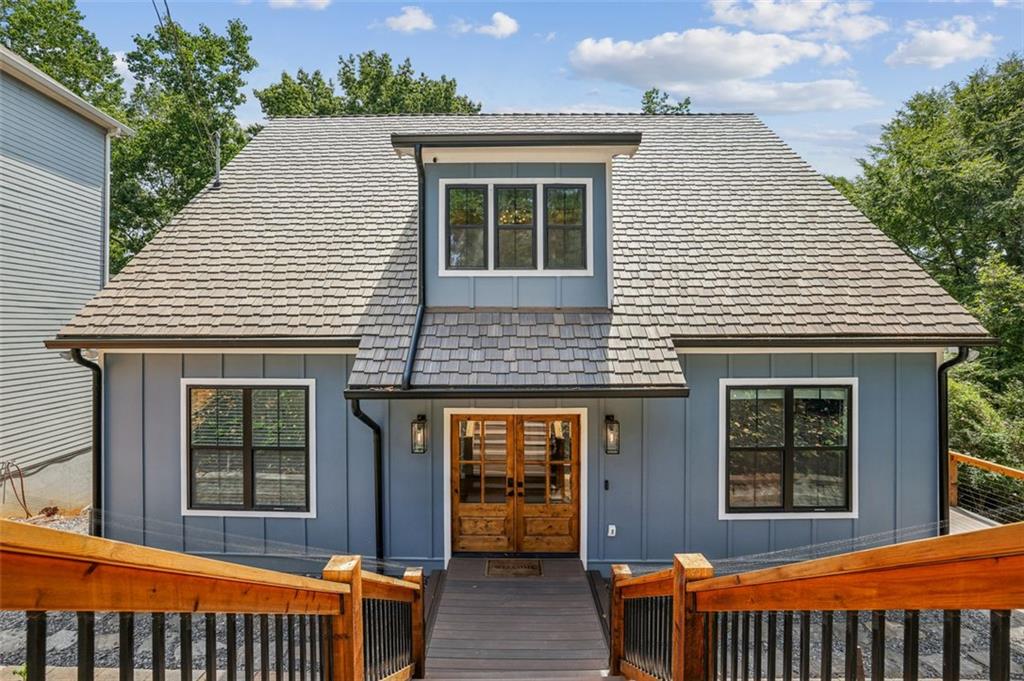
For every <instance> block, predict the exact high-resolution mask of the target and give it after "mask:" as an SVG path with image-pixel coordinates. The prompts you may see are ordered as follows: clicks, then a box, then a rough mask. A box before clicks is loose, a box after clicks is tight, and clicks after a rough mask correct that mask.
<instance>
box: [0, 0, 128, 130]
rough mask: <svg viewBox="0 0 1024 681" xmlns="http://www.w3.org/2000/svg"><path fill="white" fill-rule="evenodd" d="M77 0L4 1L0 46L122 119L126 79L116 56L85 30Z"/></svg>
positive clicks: (1, 3) (1, 4)
mask: <svg viewBox="0 0 1024 681" xmlns="http://www.w3.org/2000/svg"><path fill="white" fill-rule="evenodd" d="M82 18H83V17H82V13H81V12H79V11H78V8H77V7H76V6H75V3H74V0H0V42H3V43H4V44H5V45H6V46H7V47H9V48H10V49H12V50H14V51H15V52H17V53H18V54H20V55H21V56H22V57H24V58H25V59H27V60H29V61H30V62H32V63H33V64H34V65H36V66H37V67H38V68H40V69H41V70H42V71H43V72H45V73H46V74H47V75H49V76H50V77H52V78H54V79H55V80H57V81H58V82H60V83H61V84H62V85H64V87H66V88H68V89H69V90H71V91H72V92H74V93H75V94H77V95H78V96H79V97H81V98H83V99H85V100H86V101H88V102H90V103H91V104H93V105H95V106H97V107H99V108H100V109H103V110H104V111H106V112H108V113H110V114H112V115H117V114H118V112H119V110H120V108H121V104H122V99H123V98H124V79H123V78H122V77H121V76H120V75H119V74H118V72H117V69H116V68H115V59H114V55H113V54H112V53H111V52H110V50H108V49H107V48H105V47H104V46H103V45H101V44H100V41H99V39H97V38H96V35H95V34H94V33H92V32H91V31H89V30H87V29H86V28H85V27H84V26H82Z"/></svg>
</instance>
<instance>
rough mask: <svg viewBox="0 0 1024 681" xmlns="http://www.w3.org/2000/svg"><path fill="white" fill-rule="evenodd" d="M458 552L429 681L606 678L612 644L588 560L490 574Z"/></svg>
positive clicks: (434, 639) (431, 653)
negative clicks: (528, 573)
mask: <svg viewBox="0 0 1024 681" xmlns="http://www.w3.org/2000/svg"><path fill="white" fill-rule="evenodd" d="M485 566H486V559H483V558H462V557H460V558H453V559H452V560H451V562H450V563H449V566H448V575H447V578H446V580H445V584H444V592H443V594H442V595H441V599H440V603H439V606H438V608H439V609H438V612H437V620H436V622H435V624H434V629H433V634H432V636H431V638H430V644H429V647H428V648H427V677H428V678H430V679H495V678H502V679H533V680H539V679H565V678H572V679H588V678H593V679H596V678H601V677H604V676H607V671H606V670H607V667H608V646H607V644H606V643H605V639H604V633H603V631H602V628H601V622H600V620H599V619H598V614H597V609H596V608H595V606H594V599H593V597H592V596H591V592H590V585H589V583H588V581H587V577H586V573H585V572H584V571H583V566H582V564H581V563H580V561H579V560H576V559H544V561H543V570H542V572H543V574H542V576H540V577H486V576H484V569H485Z"/></svg>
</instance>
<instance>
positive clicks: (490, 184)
mask: <svg viewBox="0 0 1024 681" xmlns="http://www.w3.org/2000/svg"><path fill="white" fill-rule="evenodd" d="M391 139H392V145H393V146H394V148H395V150H396V151H397V152H398V153H399V154H400V155H409V156H414V157H415V155H416V149H417V147H418V148H419V150H420V157H421V158H422V163H423V180H424V194H425V196H424V197H423V205H424V210H425V213H424V221H423V222H424V230H425V234H424V236H425V243H424V246H425V253H426V263H425V264H426V304H427V306H429V307H458V308H465V307H468V308H491V307H498V308H546V307H550V308H610V307H611V304H612V300H611V286H610V281H611V225H610V223H611V215H612V211H611V196H610V195H611V192H610V188H611V168H612V164H611V161H612V159H613V158H614V157H616V156H622V155H626V156H631V155H633V154H634V153H635V152H636V150H637V148H638V146H639V144H640V133H636V132H622V133H544V134H475V135H437V134H423V135H415V134H414V135H392V138H391Z"/></svg>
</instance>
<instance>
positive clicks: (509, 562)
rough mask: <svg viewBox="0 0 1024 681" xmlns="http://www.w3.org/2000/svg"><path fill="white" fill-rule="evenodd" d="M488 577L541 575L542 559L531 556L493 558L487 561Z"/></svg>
mask: <svg viewBox="0 0 1024 681" xmlns="http://www.w3.org/2000/svg"><path fill="white" fill-rule="evenodd" d="M484 574H486V575H487V576H488V577H540V575H541V571H540V561H539V560H534V559H530V558H491V559H489V560H488V561H487V571H486V572H485V573H484Z"/></svg>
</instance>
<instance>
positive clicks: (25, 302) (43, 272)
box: [0, 74, 105, 466]
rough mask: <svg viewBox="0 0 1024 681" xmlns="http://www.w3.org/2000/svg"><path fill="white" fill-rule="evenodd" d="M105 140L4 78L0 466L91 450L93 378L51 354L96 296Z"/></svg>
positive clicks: (0, 77) (0, 95) (0, 79)
mask: <svg viewBox="0 0 1024 681" xmlns="http://www.w3.org/2000/svg"><path fill="white" fill-rule="evenodd" d="M104 147H105V131H103V130H102V129H100V128H99V127H97V126H96V125H94V124H93V123H90V122H89V121H87V120H85V119H84V118H82V117H81V116H79V115H78V114H76V113H73V112H71V111H69V110H67V109H65V108H64V107H63V106H61V105H60V104H58V103H56V102H54V101H53V100H51V99H49V98H47V97H45V96H43V95H41V94H39V93H37V92H36V91H34V90H32V89H31V88H28V87H26V86H25V85H23V84H22V83H20V82H18V81H16V80H14V79H12V78H11V77H9V76H7V75H6V74H0V460H13V461H16V462H17V463H18V464H20V465H21V466H31V465H34V464H38V463H43V462H45V461H48V460H51V459H54V458H57V457H61V456H67V455H69V454H72V453H74V452H79V451H82V450H83V449H85V448H87V447H88V446H89V444H90V422H91V412H90V386H91V374H90V373H89V372H88V371H87V370H86V369H85V368H84V367H80V366H78V365H77V364H74V363H72V362H69V361H66V360H64V359H62V358H61V357H60V355H59V353H57V352H55V351H52V350H47V349H46V348H45V347H44V345H43V343H44V341H45V340H47V339H49V338H53V337H54V336H55V335H56V333H57V332H58V331H59V330H60V328H61V326H63V325H64V324H65V323H67V321H68V320H69V319H71V317H72V316H73V315H74V314H75V312H77V311H78V309H79V308H81V306H82V305H83V304H84V303H85V302H86V301H88V300H89V299H90V298H91V297H92V296H93V295H95V293H96V291H98V290H99V288H100V285H101V282H102V276H103V270H104V263H103V261H102V259H103V252H104V248H103V242H102V239H103V212H104V205H103V201H104V198H103V173H104V164H105V159H104V155H105V150H104Z"/></svg>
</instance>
